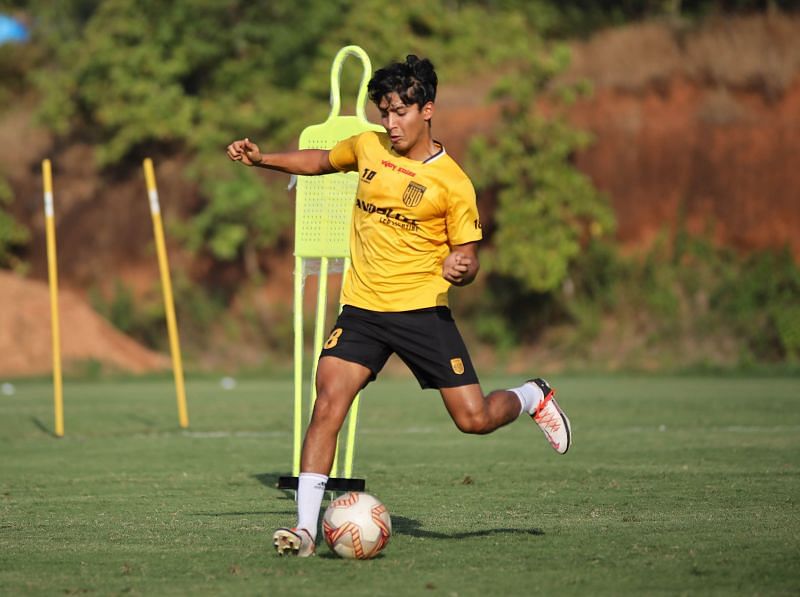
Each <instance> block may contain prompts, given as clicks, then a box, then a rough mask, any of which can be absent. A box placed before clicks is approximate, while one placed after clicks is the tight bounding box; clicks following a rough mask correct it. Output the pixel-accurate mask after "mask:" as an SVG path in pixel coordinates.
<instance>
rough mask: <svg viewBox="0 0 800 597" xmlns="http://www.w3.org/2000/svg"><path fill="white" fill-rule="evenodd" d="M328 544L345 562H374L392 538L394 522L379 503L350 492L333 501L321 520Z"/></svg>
mask: <svg viewBox="0 0 800 597" xmlns="http://www.w3.org/2000/svg"><path fill="white" fill-rule="evenodd" d="M322 531H323V533H324V535H325V542H326V543H327V544H328V547H330V548H331V549H332V550H333V551H334V552H335V553H336V554H338V555H340V556H341V557H343V558H353V559H358V560H366V559H369V558H374V557H375V556H376V555H378V554H379V553H380V552H381V550H382V549H383V548H384V547H386V544H387V543H388V542H389V537H391V536H392V519H391V518H390V517H389V512H388V510H386V506H384V505H383V504H382V503H381V501H380V500H378V499H377V498H376V497H374V496H371V495H369V494H368V493H358V492H354V491H351V492H349V493H345V494H344V495H342V496H340V497H338V498H336V499H335V500H333V501H332V502H331V503H330V505H329V506H328V509H327V510H325V516H324V517H323V518H322Z"/></svg>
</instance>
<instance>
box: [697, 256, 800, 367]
mask: <svg viewBox="0 0 800 597" xmlns="http://www.w3.org/2000/svg"><path fill="white" fill-rule="evenodd" d="M711 305H712V307H713V308H714V309H719V311H720V312H721V314H723V315H724V316H725V318H726V321H729V322H730V324H732V326H733V328H734V330H735V332H736V333H737V334H740V335H741V336H742V337H743V338H745V339H746V340H747V343H748V345H749V346H750V349H751V350H752V351H753V354H754V356H755V357H756V358H760V359H769V360H782V359H785V358H789V359H793V358H796V357H797V356H798V355H800V307H798V305H800V267H798V265H797V264H796V263H795V261H794V259H793V258H792V255H791V253H790V252H789V251H788V250H786V251H783V252H781V253H772V252H759V253H754V254H752V255H750V256H749V257H747V258H746V259H745V260H744V261H743V262H738V261H737V263H736V267H731V268H729V269H727V270H726V271H724V272H723V277H722V280H721V282H720V284H719V286H718V287H717V288H716V289H715V291H714V293H713V294H712V296H711Z"/></svg>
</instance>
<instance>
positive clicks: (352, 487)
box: [278, 477, 367, 491]
mask: <svg viewBox="0 0 800 597" xmlns="http://www.w3.org/2000/svg"><path fill="white" fill-rule="evenodd" d="M366 484H367V482H366V480H364V479H346V478H344V477H329V478H328V482H327V483H326V484H325V490H326V491H364V488H365V487H366ZM278 489H295V490H296V489H297V477H279V478H278Z"/></svg>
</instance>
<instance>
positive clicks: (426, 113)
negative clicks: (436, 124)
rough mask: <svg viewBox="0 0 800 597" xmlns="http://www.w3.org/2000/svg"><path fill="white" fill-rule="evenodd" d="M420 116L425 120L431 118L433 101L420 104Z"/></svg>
mask: <svg viewBox="0 0 800 597" xmlns="http://www.w3.org/2000/svg"><path fill="white" fill-rule="evenodd" d="M422 118H423V119H424V120H427V121H430V119H431V118H433V102H428V103H427V104H425V105H424V106H422Z"/></svg>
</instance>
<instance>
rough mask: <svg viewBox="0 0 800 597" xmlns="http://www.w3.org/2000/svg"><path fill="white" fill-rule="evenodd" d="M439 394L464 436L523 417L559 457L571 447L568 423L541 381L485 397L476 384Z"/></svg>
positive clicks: (529, 382) (548, 389)
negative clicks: (542, 436)
mask: <svg viewBox="0 0 800 597" xmlns="http://www.w3.org/2000/svg"><path fill="white" fill-rule="evenodd" d="M439 392H440V393H441V395H442V399H443V400H444V404H445V407H446V408H447V412H449V413H450V417H451V418H452V419H453V421H454V422H455V424H456V426H457V427H458V428H459V429H460V430H461V431H463V432H464V433H477V434H485V433H491V432H492V431H494V430H495V429H498V428H499V427H502V426H503V425H507V424H508V423H510V422H511V421H513V420H514V419H516V418H517V417H519V416H520V415H521V414H523V413H525V414H528V415H530V417H531V418H533V420H534V421H535V422H536V424H537V425H538V426H539V428H540V429H541V430H542V432H543V433H544V435H545V438H546V439H547V441H548V443H549V444H550V445H551V446H552V447H553V449H554V450H555V451H556V452H558V453H559V454H565V453H566V452H567V450H568V449H569V447H570V445H571V443H572V430H571V428H570V423H569V419H568V418H567V416H566V415H565V414H564V411H562V410H561V408H560V407H559V406H558V403H557V402H556V401H555V398H554V396H555V392H554V391H553V389H552V388H551V387H550V385H549V384H548V383H547V382H546V381H545V380H543V379H532V380H529V381H527V382H525V383H524V384H523V385H522V386H520V387H519V388H513V389H510V390H495V391H493V392H490V393H489V394H488V395H486V396H484V395H483V390H481V387H480V385H479V384H469V385H465V386H457V387H452V388H440V389H439Z"/></svg>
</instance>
